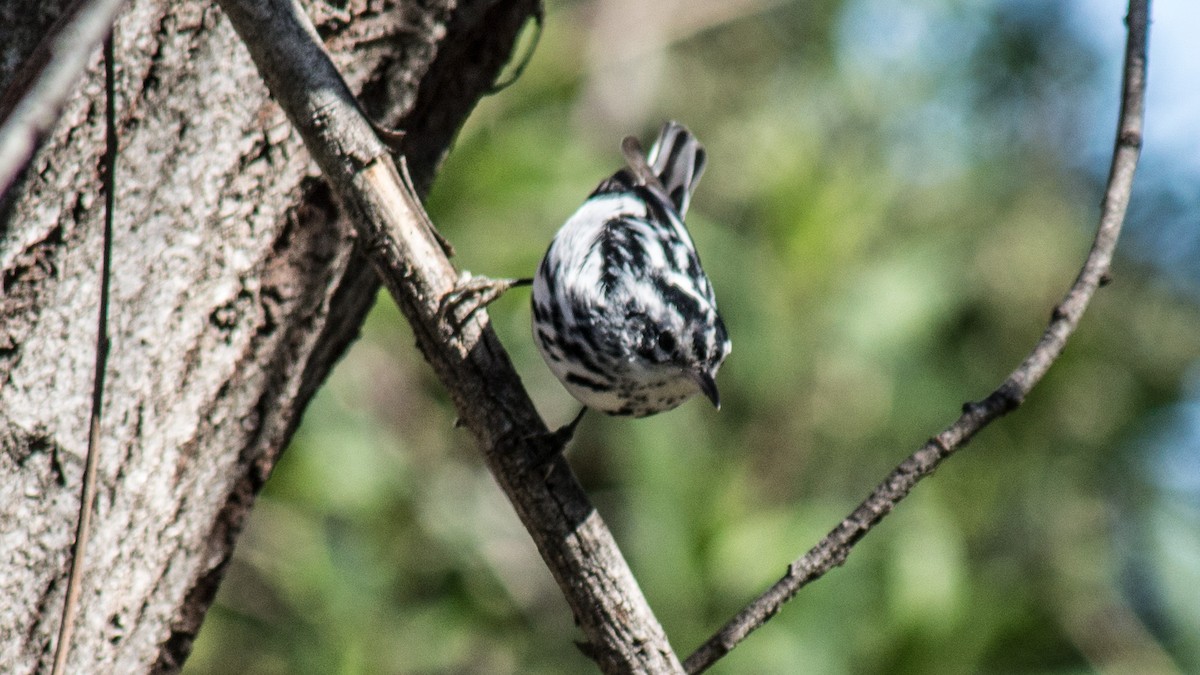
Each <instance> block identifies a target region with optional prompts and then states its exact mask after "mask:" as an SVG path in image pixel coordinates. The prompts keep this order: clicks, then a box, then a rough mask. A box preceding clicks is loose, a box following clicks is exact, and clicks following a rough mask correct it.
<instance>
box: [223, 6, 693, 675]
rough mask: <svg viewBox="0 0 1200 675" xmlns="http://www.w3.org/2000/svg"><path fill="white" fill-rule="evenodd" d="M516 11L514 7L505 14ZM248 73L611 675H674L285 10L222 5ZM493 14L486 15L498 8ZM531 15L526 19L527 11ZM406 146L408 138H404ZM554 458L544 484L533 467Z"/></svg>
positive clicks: (312, 43) (299, 23)
mask: <svg viewBox="0 0 1200 675" xmlns="http://www.w3.org/2000/svg"><path fill="white" fill-rule="evenodd" d="M508 1H509V2H510V3H517V4H518V6H519V3H521V2H523V1H524V0H508ZM220 4H221V7H222V9H223V10H224V12H225V14H226V16H228V17H229V19H230V22H231V23H232V24H233V27H234V29H235V30H236V31H237V32H238V34H239V35H240V36H241V37H242V40H243V41H244V42H245V44H246V46H247V48H248V49H249V51H250V55H251V57H252V58H253V59H254V62H255V64H256V65H257V67H258V69H259V72H260V73H261V74H262V76H263V79H264V80H265V81H266V83H267V87H268V88H269V89H270V90H271V93H272V95H273V96H274V97H275V100H277V101H278V102H279V104H280V106H281V107H282V108H283V110H284V112H285V113H287V116H288V118H289V119H290V120H291V121H292V123H293V125H295V127H296V129H297V130H298V131H299V133H300V135H301V137H302V138H303V140H304V144H305V146H306V147H307V148H308V150H309V153H310V154H311V155H312V156H313V158H314V160H315V161H316V162H317V164H318V165H319V166H320V167H321V171H322V173H323V174H324V176H325V178H326V179H327V180H328V181H329V182H330V184H331V185H332V186H333V187H334V189H335V190H336V192H337V194H338V195H339V197H340V199H341V203H342V206H343V207H344V209H345V210H346V212H347V215H348V217H349V219H350V221H351V222H352V223H353V224H354V227H355V229H356V232H357V234H358V238H359V241H360V242H361V244H362V246H363V247H364V250H365V251H366V253H367V255H368V256H369V257H370V259H371V260H372V262H373V263H374V265H375V267H376V268H377V270H378V272H379V274H380V277H381V279H382V280H383V283H384V285H385V286H386V287H387V289H388V291H389V292H390V293H391V295H392V297H393V298H394V299H395V301H396V303H397V304H398V305H399V306H400V309H401V310H402V311H403V312H404V315H405V317H406V318H407V319H408V321H409V323H410V324H411V325H412V328H413V333H414V336H415V337H416V341H417V346H418V347H419V348H420V350H421V352H422V353H423V354H424V355H425V358H426V359H427V360H428V361H429V363H430V365H431V366H432V367H433V369H434V372H435V373H436V374H437V376H438V378H439V379H440V380H441V381H442V383H443V384H444V385H445V386H446V388H447V389H448V390H449V392H450V395H451V398H452V399H453V401H454V404H455V407H456V408H457V411H458V415H459V418H460V419H461V421H462V423H463V425H464V426H466V427H467V428H468V429H469V430H470V431H471V433H472V434H473V435H474V436H475V438H476V440H477V441H478V443H479V445H480V447H481V448H482V449H483V453H484V458H485V460H486V461H487V464H488V468H489V469H490V470H491V471H492V473H493V475H494V476H495V478H496V481H497V483H498V484H499V485H500V487H501V488H502V489H503V490H504V492H505V494H506V496H507V497H508V499H509V500H510V501H511V502H512V504H513V506H514V508H515V509H516V512H517V515H518V516H519V517H520V518H521V521H522V523H523V524H524V525H525V527H526V529H527V530H528V531H529V533H530V535H531V537H532V538H533V540H534V543H535V544H536V545H537V547H538V550H539V552H540V553H541V554H542V558H543V559H544V560H545V561H546V564H547V566H548V567H549V568H550V571H551V573H552V574H553V575H554V577H555V580H556V581H557V582H558V584H559V587H560V589H561V590H562V592H563V594H564V595H565V596H566V598H567V601H568V603H569V604H570V605H571V609H572V610H573V611H574V613H575V617H576V620H577V621H578V623H579V625H580V628H581V629H582V630H583V632H584V635H586V637H587V639H588V642H589V644H588V645H586V652H587V653H588V654H589V655H591V656H592V657H593V658H595V659H596V660H597V662H598V663H599V665H600V667H601V668H602V669H603V670H604V671H605V672H608V673H635V672H636V673H682V672H683V667H682V665H681V664H680V663H679V659H678V657H677V656H676V655H675V653H674V652H673V651H672V650H671V647H670V644H669V643H668V642H667V639H666V634H665V633H664V631H663V629H662V627H661V626H660V625H659V623H658V620H657V619H656V618H655V616H654V614H653V612H651V610H650V607H649V604H648V603H647V602H646V599H645V597H644V595H643V594H642V592H641V589H640V588H639V587H638V585H637V581H636V580H635V579H634V577H633V573H632V572H631V571H630V569H629V566H628V564H627V563H626V562H625V560H624V558H623V557H622V556H621V552H620V550H619V549H618V548H617V545H616V542H615V540H614V539H613V536H612V533H611V532H610V531H609V530H608V527H607V526H606V525H605V523H604V521H603V519H602V518H601V517H600V515H599V514H598V513H597V512H596V510H595V508H594V507H593V506H592V504H591V503H590V501H589V500H588V498H587V495H586V494H585V493H584V491H583V489H582V487H581V486H580V485H579V483H578V481H577V480H576V478H575V476H574V474H573V473H572V472H571V470H570V467H569V466H568V465H567V463H566V461H565V460H563V459H562V457H561V456H560V455H558V454H557V453H556V452H555V450H556V449H557V448H554V447H552V446H553V443H554V438H553V437H552V436H551V435H550V433H549V430H548V429H547V427H546V424H545V422H543V421H542V419H541V417H540V416H539V415H538V414H537V410H536V409H535V408H534V406H533V403H532V401H531V400H530V398H529V395H528V393H527V392H526V391H525V389H524V387H523V386H522V385H521V381H520V378H519V377H518V375H517V373H516V371H515V370H514V369H513V366H512V362H511V361H510V359H509V357H508V354H507V353H506V352H505V351H504V348H503V347H502V346H501V345H500V342H499V340H498V338H497V337H496V335H495V333H494V332H493V331H492V329H491V327H490V325H489V324H488V320H487V314H486V311H483V310H481V311H479V312H478V313H476V315H475V316H474V317H472V318H470V319H469V320H467V321H466V322H465V323H463V324H462V325H461V326H459V325H457V322H454V321H453V320H452V319H453V317H451V316H446V315H445V314H443V313H441V312H440V310H441V308H442V305H443V302H442V300H443V298H445V297H446V295H447V294H448V293H451V292H452V291H453V290H455V288H456V286H457V283H458V279H459V274H458V272H457V271H456V270H455V269H454V266H453V265H451V263H450V261H449V259H448V258H447V257H446V254H445V251H444V249H443V247H442V246H441V245H440V243H439V241H438V238H437V236H436V235H435V231H434V229H433V225H432V224H431V223H430V221H429V218H428V215H427V214H426V213H425V210H424V208H423V207H422V206H421V203H420V201H419V199H418V198H417V196H416V193H415V190H414V189H413V186H412V181H411V179H410V178H409V177H408V176H407V172H406V170H405V162H404V160H403V158H402V159H401V161H400V164H399V167H397V165H396V164H395V163H394V162H393V161H392V159H391V156H390V154H389V153H388V149H387V148H385V147H384V146H383V144H382V143H381V142H380V140H379V139H378V138H377V137H376V135H375V134H374V132H373V131H372V129H371V125H370V123H369V122H367V121H366V120H365V119H364V118H363V117H362V115H361V113H360V112H359V109H358V106H357V104H356V103H355V102H354V98H353V95H352V94H351V93H350V91H349V88H348V87H347V86H346V83H345V82H344V81H343V80H342V78H341V75H340V74H338V72H337V70H336V68H335V67H334V66H333V63H332V62H331V61H330V60H329V57H328V55H327V54H326V53H325V51H324V48H323V46H322V45H321V43H320V40H319V38H318V37H317V35H316V31H315V30H314V29H313V27H312V24H311V22H310V21H309V19H308V17H306V16H304V14H303V13H302V12H300V11H299V10H298V7H297V3H295V2H292V1H289V0H221V3H220ZM503 4H504V3H503V2H501V3H497V4H496V5H494V7H498V6H501V5H503ZM529 11H532V7H530V10H529ZM406 138H407V137H406ZM547 456H554V457H555V459H553V460H551V461H552V468H553V470H552V471H550V472H549V473H548V475H547V472H546V471H545V465H544V458H545V457H547Z"/></svg>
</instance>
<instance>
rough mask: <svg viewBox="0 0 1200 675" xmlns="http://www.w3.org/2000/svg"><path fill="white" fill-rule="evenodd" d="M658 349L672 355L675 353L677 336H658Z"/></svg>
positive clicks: (668, 334) (662, 334) (661, 334)
mask: <svg viewBox="0 0 1200 675" xmlns="http://www.w3.org/2000/svg"><path fill="white" fill-rule="evenodd" d="M658 348H659V349H661V350H663V351H664V352H666V353H667V354H670V353H672V352H674V351H675V336H674V335H671V334H670V333H667V332H665V331H664V332H662V333H659V334H658Z"/></svg>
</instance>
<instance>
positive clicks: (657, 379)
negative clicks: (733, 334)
mask: <svg viewBox="0 0 1200 675" xmlns="http://www.w3.org/2000/svg"><path fill="white" fill-rule="evenodd" d="M623 149H624V151H625V154H626V161H627V162H628V164H629V167H628V168H626V169H622V170H620V171H618V172H616V173H615V174H613V175H612V177H610V178H608V179H607V180H605V181H604V182H602V183H601V184H600V186H599V187H598V188H596V191H595V192H593V193H592V194H591V196H589V197H588V199H587V201H585V202H584V203H583V206H581V207H580V208H579V210H578V211H576V212H575V214H574V215H572V216H571V218H570V219H569V220H567V222H566V224H564V225H563V226H562V229H560V230H559V231H558V234H557V235H555V237H554V240H553V241H552V242H551V243H550V248H549V250H547V251H546V256H545V257H544V258H543V259H542V263H541V265H540V266H539V268H538V272H537V276H536V277H535V278H534V282H533V334H534V341H535V342H536V343H537V346H538V349H539V351H541V353H542V357H543V358H545V359H546V363H547V364H548V365H549V366H550V369H551V370H552V371H554V374H555V375H556V376H557V377H558V379H559V380H561V381H562V383H563V386H565V387H566V388H567V391H568V392H570V393H571V395H572V396H574V397H575V398H577V399H579V401H580V402H581V403H583V404H584V406H586V407H587V408H593V409H596V410H601V411H603V412H606V413H609V414H611V415H629V416H633V417H645V416H647V415H653V414H655V413H659V412H663V411H666V410H671V409H672V408H674V407H676V406H678V405H679V404H680V403H682V402H683V401H685V400H687V399H688V398H690V397H692V396H693V395H695V394H697V393H703V394H704V395H705V396H707V397H708V399H709V400H711V401H712V403H713V405H714V406H716V407H718V408H720V398H719V396H718V393H717V385H716V381H715V378H716V375H717V370H718V369H719V368H720V367H721V363H722V361H724V360H725V357H726V356H727V355H728V354H729V349H730V342H729V336H728V334H727V333H726V330H725V324H724V323H723V322H722V321H721V317H720V315H719V314H718V313H717V303H716V298H715V297H714V295H713V289H712V284H711V283H710V282H709V280H708V277H707V276H706V275H705V274H704V270H703V269H702V268H701V267H700V258H699V256H698V255H697V254H696V248H695V245H694V244H693V243H692V238H691V236H690V235H689V234H688V231H687V228H686V227H685V226H684V224H683V216H684V214H685V213H686V212H687V208H688V203H689V202H690V201H691V197H692V192H693V191H695V189H696V184H697V183H698V182H699V181H700V176H701V174H702V173H704V166H705V161H706V160H705V152H704V148H703V147H702V146H701V145H700V143H699V141H697V140H696V137H695V136H693V135H692V134H691V133H690V132H689V131H688V130H687V129H686V128H684V127H683V125H681V124H678V123H676V122H668V123H667V124H665V125H664V126H663V128H662V131H661V132H660V133H659V136H658V140H657V141H656V142H655V143H654V146H653V147H652V148H651V149H650V152H649V154H648V155H647V156H646V157H644V158H643V157H642V156H641V149H640V147H638V145H637V141H636V139H633V138H628V139H626V143H625V145H624V146H623Z"/></svg>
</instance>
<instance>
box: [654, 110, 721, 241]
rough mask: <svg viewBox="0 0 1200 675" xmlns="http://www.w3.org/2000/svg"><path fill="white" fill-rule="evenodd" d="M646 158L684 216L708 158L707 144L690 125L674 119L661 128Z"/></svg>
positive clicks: (676, 208)
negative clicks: (703, 143) (689, 127)
mask: <svg viewBox="0 0 1200 675" xmlns="http://www.w3.org/2000/svg"><path fill="white" fill-rule="evenodd" d="M646 159H647V161H648V162H649V163H650V168H651V169H653V171H654V173H655V174H656V175H657V176H658V180H659V182H661V183H662V184H663V187H664V188H666V190H667V195H668V196H669V197H670V198H671V202H672V203H673V204H675V210H676V211H678V212H679V215H680V216H681V217H682V216H683V215H684V214H686V213H687V208H688V203H689V202H691V200H692V192H694V191H695V190H696V185H697V184H698V183H699V182H700V176H701V175H702V174H703V173H704V166H705V164H706V163H707V162H708V156H707V153H705V152H704V146H703V145H700V141H698V140H696V137H695V136H693V135H692V132H690V131H688V130H687V127H685V126H683V125H682V124H680V123H678V122H674V121H671V122H667V123H666V124H664V125H663V128H662V131H660V132H658V140H656V141H654V146H653V147H651V148H650V154H649V155H648V156H647V157H646Z"/></svg>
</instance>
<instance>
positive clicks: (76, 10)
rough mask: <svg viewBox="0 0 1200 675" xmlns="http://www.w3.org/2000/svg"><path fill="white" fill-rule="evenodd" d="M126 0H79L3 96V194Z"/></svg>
mask: <svg viewBox="0 0 1200 675" xmlns="http://www.w3.org/2000/svg"><path fill="white" fill-rule="evenodd" d="M121 4H122V0H77V1H76V2H75V3H74V4H73V5H71V6H70V7H69V8H67V9H66V10H65V11H64V12H63V15H62V16H61V17H59V19H58V21H56V22H55V23H54V25H53V26H51V28H50V30H48V31H47V32H46V36H45V37H44V38H42V41H41V42H40V43H39V44H38V46H37V48H36V49H35V50H34V51H33V53H32V54H30V56H29V58H27V59H26V60H25V63H24V64H22V66H21V71H20V73H18V75H17V76H16V78H14V80H13V82H12V83H11V84H10V85H9V87H8V90H7V91H6V92H4V94H3V96H0V196H3V195H4V193H5V192H7V191H8V188H9V187H10V186H11V185H12V182H13V180H15V179H16V177H17V175H18V174H19V173H20V172H21V170H22V169H24V168H25V165H26V164H27V163H28V162H29V158H30V157H32V156H33V152H34V150H36V149H37V146H38V143H40V142H41V140H42V138H43V137H45V135H46V134H47V133H49V131H50V129H51V127H53V126H54V123H55V122H56V121H57V120H58V114H59V111H60V110H61V109H62V104H63V101H65V100H66V98H67V96H68V95H69V94H70V93H71V91H72V90H73V88H74V86H75V83H76V82H77V81H78V79H79V74H80V73H81V72H83V69H84V66H86V65H87V61H88V58H89V57H90V56H91V55H92V53H93V52H92V50H93V49H95V47H96V45H98V44H100V41H101V40H102V39H104V36H105V35H106V34H108V29H109V27H111V26H112V23H113V19H114V18H115V17H116V16H117V12H118V11H119V10H120V9H121Z"/></svg>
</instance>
